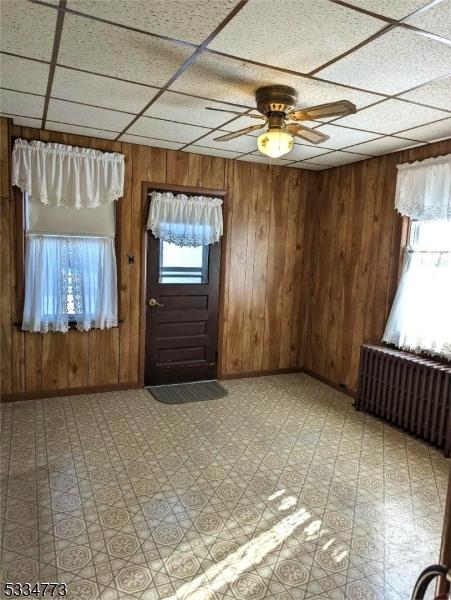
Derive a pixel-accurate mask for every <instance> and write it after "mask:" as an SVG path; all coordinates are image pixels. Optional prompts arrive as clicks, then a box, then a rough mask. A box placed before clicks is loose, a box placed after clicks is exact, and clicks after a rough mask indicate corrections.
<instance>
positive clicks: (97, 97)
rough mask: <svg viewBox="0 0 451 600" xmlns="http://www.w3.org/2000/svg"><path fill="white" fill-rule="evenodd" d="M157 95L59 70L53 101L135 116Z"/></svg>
mask: <svg viewBox="0 0 451 600" xmlns="http://www.w3.org/2000/svg"><path fill="white" fill-rule="evenodd" d="M157 91H158V88H152V87H146V86H143V85H139V84H137V83H126V82H125V81H118V80H116V79H110V78H109V77H102V76H100V75H91V74H90V73H82V72H81V71H74V70H72V69H64V68H62V67H57V68H56V70H55V78H54V80H53V87H52V97H54V98H59V99H62V100H72V101H74V102H84V103H86V104H95V105H96V106H101V107H104V108H112V109H114V110H122V111H125V112H129V113H134V114H136V113H138V112H140V111H141V110H142V109H143V108H144V107H145V106H146V104H147V103H148V102H149V101H150V100H151V99H152V98H153V97H154V96H155V94H156V93H157Z"/></svg>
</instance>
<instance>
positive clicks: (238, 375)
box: [218, 367, 356, 398]
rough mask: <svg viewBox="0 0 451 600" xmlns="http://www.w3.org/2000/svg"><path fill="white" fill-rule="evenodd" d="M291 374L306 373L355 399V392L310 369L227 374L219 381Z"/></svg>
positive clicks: (219, 377)
mask: <svg viewBox="0 0 451 600" xmlns="http://www.w3.org/2000/svg"><path fill="white" fill-rule="evenodd" d="M289 373H305V374H306V375H309V376H310V377H313V378H314V379H318V381H321V382H322V383H325V384H326V385H328V386H330V387H333V388H334V389H336V390H338V391H339V392H342V393H343V394H346V395H347V396H350V397H351V398H355V394H356V393H355V392H354V391H353V390H350V389H348V388H345V387H342V386H341V385H337V384H336V383H334V382H333V381H331V380H330V379H327V378H326V377H322V376H321V375H318V374H317V373H314V372H313V371H310V370H309V369H302V368H300V367H297V368H294V369H271V370H268V371H250V372H247V373H226V374H222V375H220V376H218V379H219V380H221V379H243V378H245V377H265V376H268V375H286V374H289Z"/></svg>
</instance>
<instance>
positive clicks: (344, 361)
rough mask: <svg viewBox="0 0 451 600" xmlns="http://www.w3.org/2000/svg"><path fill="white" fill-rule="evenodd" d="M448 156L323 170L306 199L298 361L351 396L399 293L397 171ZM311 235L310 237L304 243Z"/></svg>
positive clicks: (448, 147)
mask: <svg viewBox="0 0 451 600" xmlns="http://www.w3.org/2000/svg"><path fill="white" fill-rule="evenodd" d="M449 152H451V140H449V139H448V140H445V141H442V142H436V143H434V144H427V145H424V146H420V147H418V148H412V149H410V150H406V151H403V152H396V153H393V154H388V155H385V156H380V157H377V158H373V159H370V160H367V161H363V162H359V163H354V164H352V165H346V166H343V167H339V168H335V169H328V170H326V171H322V172H320V173H319V174H318V177H319V192H318V195H317V196H315V195H312V196H310V197H309V198H308V201H307V207H306V210H307V212H308V215H309V216H308V217H307V222H308V227H307V232H306V234H305V236H304V248H305V254H304V259H303V265H302V272H303V273H307V272H309V276H308V281H307V282H306V280H305V278H303V281H304V285H307V287H308V292H307V293H308V298H309V299H308V305H307V307H306V306H305V305H303V303H302V301H301V300H298V302H299V304H300V314H303V315H304V317H303V318H304V320H305V322H306V325H303V324H302V317H300V326H299V332H300V336H301V337H302V338H303V339H304V340H305V341H304V342H303V343H302V342H301V343H300V344H299V345H298V348H299V349H300V350H301V353H302V357H301V358H300V360H299V361H298V362H299V364H301V365H302V366H303V367H304V368H306V369H307V370H308V371H310V372H312V373H314V374H316V375H318V376H319V377H321V378H323V379H325V380H327V381H330V382H331V383H333V384H335V385H340V386H345V387H346V388H347V389H348V390H350V391H355V390H356V384H357V374H358V365H359V355H360V345H361V344H362V343H378V342H380V341H381V339H382V335H383V330H384V326H385V323H386V320H387V317H388V313H389V311H390V307H391V303H392V301H393V297H394V293H395V291H396V285H397V273H398V267H399V248H400V241H401V228H402V219H401V217H400V216H399V214H398V213H396V211H395V210H394V202H395V187H396V173H397V170H396V165H397V164H399V163H403V162H411V161H415V160H423V159H425V158H429V157H435V156H440V155H443V154H447V153H449ZM308 230H310V231H312V230H313V231H315V232H316V235H310V238H309V233H308Z"/></svg>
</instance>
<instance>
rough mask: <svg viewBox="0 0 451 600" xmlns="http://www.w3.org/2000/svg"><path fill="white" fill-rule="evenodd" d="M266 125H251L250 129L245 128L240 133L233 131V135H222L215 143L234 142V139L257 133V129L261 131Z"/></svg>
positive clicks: (215, 139)
mask: <svg viewBox="0 0 451 600" xmlns="http://www.w3.org/2000/svg"><path fill="white" fill-rule="evenodd" d="M265 125H266V123H259V124H258V125H251V126H250V127H245V128H244V129H239V130H238V131H232V133H226V134H225V135H221V136H220V137H217V138H214V141H215V142H227V141H228V140H233V139H234V138H237V137H240V135H246V133H250V132H251V131H255V130H256V129H261V128H262V127H264V126H265Z"/></svg>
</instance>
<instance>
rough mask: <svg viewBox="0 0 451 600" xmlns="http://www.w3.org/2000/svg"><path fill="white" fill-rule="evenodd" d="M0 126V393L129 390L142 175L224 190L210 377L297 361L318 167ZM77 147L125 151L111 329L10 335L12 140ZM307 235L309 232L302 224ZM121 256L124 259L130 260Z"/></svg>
mask: <svg viewBox="0 0 451 600" xmlns="http://www.w3.org/2000/svg"><path fill="white" fill-rule="evenodd" d="M0 125H1V131H0V133H1V159H2V160H1V168H0V173H1V175H2V181H1V191H2V198H1V202H2V206H1V208H2V210H1V235H2V237H1V269H2V290H1V316H0V332H1V334H2V347H1V375H2V387H1V391H2V394H6V395H8V394H11V393H15V394H21V393H23V394H26V396H24V397H31V396H32V395H33V394H36V395H38V394H41V396H42V393H43V392H45V391H46V390H48V391H49V393H51V394H55V393H57V391H58V390H61V393H63V391H64V390H67V389H71V388H72V389H74V390H76V391H77V393H79V392H80V391H81V390H84V389H87V390H88V389H92V390H94V389H105V386H108V385H110V386H112V387H116V388H117V389H121V388H122V389H123V388H124V386H126V385H127V384H130V386H136V385H137V384H138V373H139V364H140V346H139V333H140V331H141V328H142V327H144V323H142V322H141V306H140V303H141V297H142V290H141V269H142V267H143V260H145V257H143V256H142V231H143V198H142V182H143V181H154V182H157V181H158V182H161V183H167V184H174V185H179V186H183V185H187V186H196V187H205V188H216V189H227V190H228V197H227V200H226V205H225V207H224V244H223V253H222V262H223V264H222V270H223V274H222V283H221V285H222V289H221V316H222V319H221V323H220V328H219V359H220V373H221V374H222V375H223V376H224V377H228V376H231V375H241V374H245V373H249V372H255V373H259V372H266V373H267V372H277V371H278V370H286V369H296V368H299V367H300V366H301V364H300V362H299V359H300V357H301V356H302V352H301V351H300V348H299V346H300V344H304V340H303V338H302V337H301V336H299V334H298V330H297V328H298V326H299V316H300V312H301V309H300V307H299V304H300V303H302V302H304V300H303V299H304V295H303V284H304V283H303V281H302V280H301V275H300V274H302V273H304V271H303V259H304V258H305V256H306V252H305V248H304V239H303V236H304V226H305V219H306V215H307V214H308V210H307V209H308V207H307V202H308V200H309V198H310V197H312V196H314V197H316V191H315V189H316V182H317V180H318V174H317V173H314V172H309V171H302V170H299V169H287V168H285V167H279V166H277V165H273V166H271V165H261V164H256V163H246V162H243V161H231V160H227V159H224V158H220V157H212V156H203V155H200V154H189V153H184V152H178V151H172V150H164V149H161V148H150V147H147V146H138V145H134V144H128V143H120V142H114V141H111V140H101V139H98V138H89V137H84V136H80V135H71V134H66V133H59V132H54V131H45V130H38V129H30V128H25V127H17V126H12V125H11V122H10V121H8V120H7V119H4V118H2V119H1V121H0ZM12 136H14V137H22V138H24V139H29V140H31V139H39V140H42V141H46V142H59V143H63V144H70V145H75V146H76V145H78V146H84V147H89V148H95V149H99V150H104V151H117V152H122V153H123V154H124V155H125V187H124V196H123V198H121V200H120V201H119V205H118V227H119V231H118V235H119V238H120V243H119V251H118V256H117V262H118V270H119V272H120V284H121V285H120V290H119V293H120V315H119V316H120V319H121V323H120V326H119V327H118V328H116V329H113V330H109V331H90V332H76V331H71V332H69V333H68V334H52V333H48V334H45V335H41V334H30V333H23V332H21V331H18V330H17V327H15V326H14V325H13V323H14V322H16V321H20V320H21V315H19V314H17V307H18V301H17V282H16V261H17V250H16V248H15V244H14V240H15V238H16V231H17V222H18V211H17V210H16V208H17V207H16V206H15V202H14V199H13V195H12V191H11V188H10V185H9V170H10V164H9V163H10V160H9V157H10V140H11V137H12ZM306 229H307V230H309V228H306ZM129 257H132V258H131V262H129Z"/></svg>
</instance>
